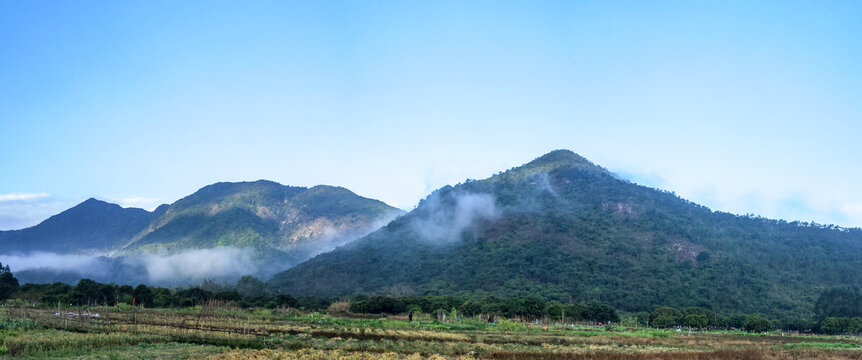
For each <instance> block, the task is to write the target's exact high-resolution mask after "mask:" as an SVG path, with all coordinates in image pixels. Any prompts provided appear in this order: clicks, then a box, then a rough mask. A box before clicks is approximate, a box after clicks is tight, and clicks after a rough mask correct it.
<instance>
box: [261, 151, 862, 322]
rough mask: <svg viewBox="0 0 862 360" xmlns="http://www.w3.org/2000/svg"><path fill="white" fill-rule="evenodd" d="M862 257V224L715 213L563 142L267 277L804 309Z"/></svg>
mask: <svg viewBox="0 0 862 360" xmlns="http://www.w3.org/2000/svg"><path fill="white" fill-rule="evenodd" d="M860 268H862V231H860V230H858V229H852V230H847V229H836V228H824V227H822V226H811V225H808V224H800V223H797V222H792V223H788V222H784V221H774V220H767V219H762V218H751V217H740V216H734V215H730V214H726V213H720V212H712V211H710V210H709V209H707V208H705V207H703V206H700V205H697V204H694V203H691V202H688V201H686V200H683V199H680V198H678V197H676V196H675V195H673V194H671V193H668V192H664V191H659V190H655V189H651V188H647V187H643V186H639V185H635V184H632V183H630V182H627V181H625V180H621V179H619V178H617V177H616V176H615V175H614V174H612V173H610V172H608V171H606V170H605V169H603V168H601V167H598V166H595V165H594V164H592V163H590V162H589V161H587V160H586V159H584V158H583V157H580V156H578V155H576V154H574V153H572V152H570V151H563V150H560V151H554V152H551V153H549V154H547V155H544V156H542V157H540V158H538V159H536V160H534V161H532V162H530V163H528V164H526V165H524V166H522V167H519V168H515V169H511V170H509V171H507V172H504V173H501V174H498V175H496V176H493V177H491V178H488V179H485V180H480V181H470V182H467V183H464V184H459V185H456V186H454V187H450V186H447V187H444V188H442V189H440V190H437V191H435V192H434V193H433V194H431V195H430V196H429V197H428V198H427V199H425V200H423V201H422V202H421V203H420V204H419V206H417V208H416V209H415V210H413V211H412V212H410V213H408V214H407V215H404V216H402V217H400V218H399V219H397V220H395V221H393V222H392V223H390V224H389V225H387V226H386V227H384V228H382V229H380V230H378V231H376V232H374V233H372V234H370V235H368V236H366V237H365V238H362V239H359V240H357V241H355V242H353V243H351V244H349V245H347V246H345V247H342V248H339V249H337V250H335V251H332V252H330V253H326V254H322V255H320V256H317V257H315V258H312V259H311V260H309V261H307V262H305V263H303V264H300V265H298V266H296V267H294V268H292V269H290V270H288V271H286V272H284V273H281V274H278V275H276V276H275V277H274V278H273V279H272V280H271V283H272V284H273V285H274V286H276V287H277V288H279V289H281V290H282V291H287V292H290V293H292V294H298V295H311V294H313V295H326V296H338V295H344V294H353V293H404V292H415V293H434V294H461V295H468V296H470V295H472V296H484V295H497V296H511V295H526V294H540V295H542V296H544V297H546V298H551V299H558V300H561V301H569V300H574V301H584V300H592V299H598V300H601V301H605V302H608V303H610V304H612V305H614V306H615V307H617V308H620V309H624V310H630V311H651V310H652V308H653V306H656V305H671V306H677V307H682V306H703V307H707V308H713V309H715V310H718V311H722V312H726V313H731V312H737V311H739V312H748V313H751V312H764V313H769V314H796V315H807V314H810V313H811V309H812V303H813V301H814V300H813V299H816V296H817V295H818V294H819V292H820V291H821V290H822V289H823V288H825V287H834V286H848V285H850V286H862V274H860V272H859V271H858V269H860Z"/></svg>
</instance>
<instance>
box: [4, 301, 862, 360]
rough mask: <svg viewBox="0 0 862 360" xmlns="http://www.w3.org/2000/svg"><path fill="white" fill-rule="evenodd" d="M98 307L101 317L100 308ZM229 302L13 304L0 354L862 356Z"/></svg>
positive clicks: (627, 332)
mask: <svg viewBox="0 0 862 360" xmlns="http://www.w3.org/2000/svg"><path fill="white" fill-rule="evenodd" d="M95 314H98V316H97V315H95ZM418 318H419V320H416V321H413V322H409V321H407V320H406V319H404V318H400V317H388V318H353V317H346V316H345V317H338V316H329V315H325V314H320V313H310V314H309V313H300V312H298V311H295V310H257V311H248V310H240V309H230V308H209V307H195V308H188V309H173V310H166V309H139V308H138V309H128V308H126V309H118V308H115V307H100V308H92V309H89V310H82V309H73V310H70V309H63V310H62V311H60V312H58V311H57V309H32V308H5V309H2V312H0V356H2V357H21V358H87V359H90V358H95V359H155V358H162V359H189V358H190V359H199V358H213V359H246V358H252V359H336V358H338V359H341V358H346V359H420V358H434V359H443V358H445V359H454V358H463V359H471V358H480V359H520V358H536V359H862V338H858V337H836V336H810V335H791V334H781V333H769V334H765V335H764V334H746V333H739V332H716V331H709V332H698V331H693V332H691V333H689V332H688V331H682V332H677V331H675V330H662V329H645V328H623V327H619V326H616V327H600V326H591V325H583V324H574V325H573V324H568V325H566V324H546V325H535V324H526V323H522V322H518V321H511V320H505V321H499V322H498V323H494V324H489V323H488V322H484V321H478V320H473V319H462V320H461V321H454V322H439V321H433V320H431V319H430V317H427V316H424V317H423V316H419V317H418Z"/></svg>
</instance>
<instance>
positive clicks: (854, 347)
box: [784, 342, 862, 349]
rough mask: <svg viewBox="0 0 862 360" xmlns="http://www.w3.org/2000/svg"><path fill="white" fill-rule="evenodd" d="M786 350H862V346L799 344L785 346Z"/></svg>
mask: <svg viewBox="0 0 862 360" xmlns="http://www.w3.org/2000/svg"><path fill="white" fill-rule="evenodd" d="M784 348H785V349H801V348H815V349H862V345H860V344H856V343H845V342H834V343H827V342H798V343H793V344H785V345H784Z"/></svg>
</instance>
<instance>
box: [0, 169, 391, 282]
mask: <svg viewBox="0 0 862 360" xmlns="http://www.w3.org/2000/svg"><path fill="white" fill-rule="evenodd" d="M402 213H403V211H401V210H399V209H396V208H393V207H391V206H388V205H386V204H385V203H383V202H381V201H378V200H373V199H368V198H364V197H361V196H358V195H356V194H354V193H353V192H351V191H350V190H347V189H345V188H341V187H333V186H324V185H319V186H315V187H311V188H305V187H293V186H284V185H281V184H278V183H275V182H272V181H265V180H260V181H254V182H238V183H216V184H212V185H209V186H206V187H203V188H201V189H200V190H198V191H197V192H195V193H194V194H192V195H189V196H187V197H185V198H182V199H180V200H178V201H176V202H174V203H173V204H170V205H162V206H160V207H158V208H157V209H156V210H155V211H153V212H148V211H145V210H142V209H124V208H122V207H120V206H119V205H115V204H109V203H106V202H103V201H99V200H95V199H89V200H87V201H85V202H83V203H81V204H79V205H77V206H75V207H73V208H71V209H69V210H66V211H64V212H62V213H61V214H58V215H56V216H53V217H51V218H50V219H48V220H45V221H44V222H42V223H40V224H39V225H36V226H34V227H31V228H28V229H23V230H17V231H5V232H0V260H3V261H5V259H3V255H6V256H8V255H10V254H23V255H20V256H28V255H27V254H29V253H33V252H44V253H51V254H63V255H69V254H73V255H81V254H87V255H90V254H99V255H101V256H99V257H97V258H93V259H91V260H89V261H83V260H82V259H81V258H74V259H75V261H77V262H81V263H82V264H89V266H84V265H82V266H79V267H75V268H73V269H69V268H68V267H63V266H60V265H63V264H47V265H46V268H45V269H41V270H28V271H23V272H22V271H19V272H17V273H16V274H17V275H19V277H21V278H22V280H25V281H38V282H46V281H47V282H52V281H68V282H74V281H77V280H76V279H79V278H82V277H92V278H94V279H98V280H100V281H105V282H121V283H128V282H133V283H135V282H151V281H156V280H152V279H153V274H156V273H157V274H159V275H158V276H157V278H159V279H163V280H164V279H170V280H180V279H184V275H183V274H176V276H172V274H165V272H166V271H171V268H178V269H180V270H186V273H190V272H193V273H195V276H197V277H198V278H211V279H212V278H219V277H220V276H222V275H224V274H226V273H230V276H231V277H239V276H241V275H246V274H247V273H246V274H244V273H240V272H243V271H248V272H249V273H253V274H254V275H257V276H270V275H272V274H273V273H275V272H277V271H281V270H284V269H286V268H288V267H290V266H292V265H294V264H296V263H298V262H300V261H302V260H305V259H307V258H309V257H311V256H313V255H316V254H318V253H320V252H323V251H328V250H331V249H333V248H335V247H337V246H339V245H343V244H344V243H346V242H349V241H352V240H354V239H356V238H358V237H360V236H363V235H365V234H368V233H369V232H371V231H373V230H375V229H377V228H378V227H380V226H382V225H384V224H386V223H387V222H389V221H390V220H392V219H393V218H394V217H396V216H398V215H400V214H402ZM202 249H204V250H205V249H216V250H217V251H215V252H212V251H211V252H201V251H200V250H202ZM194 251H197V252H194ZM183 254H185V255H187V256H184V257H177V256H180V255H183ZM152 255H155V257H154V256H152ZM171 256H173V257H171ZM45 258H46V257H45V256H44V255H40V258H39V259H40V261H42V262H44V261H45V260H44V259H45ZM63 259H71V258H63ZM34 261H35V260H34ZM58 261H62V260H58ZM52 262H57V261H52ZM189 264H197V265H189ZM264 265H265V266H264ZM195 267H196V268H195ZM166 268H167V269H166ZM208 268H212V269H213V273H212V274H211V275H209V274H207V273H206V270H207V269H208ZM148 279H149V280H150V281H148ZM198 280H199V279H198ZM156 282H157V281H156ZM162 283H164V282H162Z"/></svg>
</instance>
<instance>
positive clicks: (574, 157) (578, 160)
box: [526, 149, 595, 166]
mask: <svg viewBox="0 0 862 360" xmlns="http://www.w3.org/2000/svg"><path fill="white" fill-rule="evenodd" d="M549 165H550V166H558V165H590V166H595V164H593V163H592V162H590V161H589V160H587V159H586V158H584V157H583V156H580V155H578V154H576V153H575V152H574V151H571V150H565V149H560V150H554V151H551V152H549V153H547V154H545V155H542V156H539V157H538V158H536V159H535V160H533V161H530V162H529V163H527V165H526V166H549Z"/></svg>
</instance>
